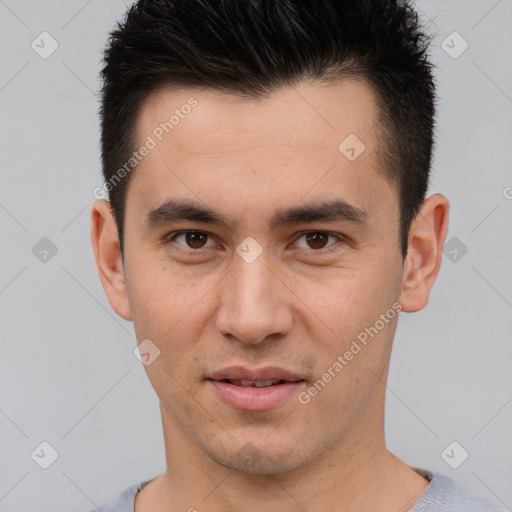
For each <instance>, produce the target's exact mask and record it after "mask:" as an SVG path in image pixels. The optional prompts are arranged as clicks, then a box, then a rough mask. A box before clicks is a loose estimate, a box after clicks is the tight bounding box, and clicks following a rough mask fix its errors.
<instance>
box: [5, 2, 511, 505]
mask: <svg viewBox="0 0 512 512" xmlns="http://www.w3.org/2000/svg"><path fill="white" fill-rule="evenodd" d="M125 6H126V2H122V1H117V0H108V1H100V0H89V1H84V0H66V1H64V0H46V1H35V0H32V1H29V0H5V1H3V0H0V43H1V47H2V62H1V64H2V65H1V67H0V109H1V122H0V144H1V146H0V155H1V187H0V226H1V233H2V246H1V247H2V250H1V256H0V315H1V330H2V351H1V357H0V432H1V435H0V443H1V451H0V511H9V512H17V511H20V512H21V511H23V512H30V511H39V512H50V511H51V512H64V511H66V512H72V511H75V512H80V511H84V510H87V509H89V508H91V507H92V506H93V505H94V504H96V505H98V504H101V503H103V502H105V501H107V500H110V499H112V498H114V497H115V496H117V495H118V494H119V493H120V492H121V491H122V490H123V489H125V488H126V487H128V486H129V485H131V484H134V483H136V482H138V481H140V480H142V479H146V478H151V477H153V476H156V475H157V474H159V473H161V472H162V471H164V469H165V458H164V447H163V438H162V433H161V426H160V415H159V408H158V401H157V398H156V395H155V394H154V392H153V389H152V388H151V386H150V384H149V381H148V380H147V377H146V374H145V372H144V369H143V366H142V364H141V363H139V361H138V360H137V359H136V358H135V357H134V355H133V349H134V348H135V346H136V341H135V337H134V334H133V329H132V325H131V324H130V323H128V322H125V321H124V320H122V319H120V318H118V317H117V316H116V315H115V313H114V312H113V311H112V310H111V308H110V306H109V304H108V302H107V300H106V297H105V294H104V291H103V289H102V287H101V284H100V281H99V278H98V276H97V273H96V267H95V263H94V259H93V253H92V249H91V245H90V239H89V227H90V207H91V204H92V203H93V201H94V197H93V193H92V191H93V189H94V188H95V187H97V186H98V185H101V184H102V182H101V177H100V160H99V143H98V141H99V131H98V119H97V115H96V112H97V107H98V103H97V97H96V95H95V93H96V92H97V90H98V80H97V74H98V71H99V69H100V56H101V51H102V48H103V47H104V44H105V43H106V40H107V34H108V32H109V31H110V30H111V28H112V27H113V25H114V22H115V20H116V19H121V18H122V16H123V14H124V11H125ZM418 6H419V7H420V8H421V10H422V13H423V16H424V19H425V21H426V23H427V24H428V25H429V27H430V30H431V31H434V32H435V33H436V34H437V35H436V37H435V40H434V46H433V48H432V50H433V60H434V61H435V62H436V63H437V65H438V70H437V79H438V83H439V89H438V92H439V96H440V103H439V109H440V111H439V117H438V127H437V139H438V143H437V149H436V157H435V162H434V173H433V185H432V187H431V190H430V192H431V193H434V192H442V193H444V194H445V195H446V196H447V197H448V198H449V200H450V202H451V207H452V210H451V222H450V229H449V233H448V238H447V240H451V239H452V238H454V237H455V239H454V240H451V242H450V244H451V245H449V246H448V249H447V250H446V255H445V256H444V257H443V267H442V270H441V273H440V276H439V278H438V281H437V283H436V284H435V286H434V289H433V292H432V295H431V301H430V303H429V305H428V306H427V307H426V308H425V309H424V310H423V311H421V312H419V313H416V314H414V315H412V314H402V315H401V317H400V322H399V328H398V332H397V336H396V341H395V349H394V353H393V357H392V363H391V371H390V377H389V383H388V384H389V392H388V397H387V413H386V429H387V440H388V446H389V448H390V449H391V450H393V451H394V452H395V453H396V454H397V455H398V456H399V457H401V458H403V459H404V460H405V461H406V462H408V463H409V464H411V465H416V466H417V467H423V468H427V469H430V470H432V471H434V472H440V473H443V474H447V475H449V476H451V477H452V478H453V479H455V480H456V481H457V482H458V483H459V484H461V485H462V486H463V487H464V488H465V489H466V490H467V491H468V492H470V493H474V494H477V495H480V496H482V497H486V498H488V499H490V500H491V501H494V502H495V503H496V504H498V505H499V506H501V507H502V508H505V507H507V508H508V509H509V510H511V509H512V508H511V507H512V485H511V482H512V462H511V461H512V436H511V432H512V428H511V426H512V386H511V384H512V380H511V379H512V378H511V372H510V362H511V361H512V343H511V338H512V272H510V262H511V261H512V242H511V220H512V199H510V198H511V197H512V188H507V187H512V173H511V169H512V165H511V164H512V156H511V152H510V149H511V143H512V72H511V66H510V63H511V62H512V61H511V58H510V53H511V50H512V31H511V30H510V27H511V22H512V0H500V1H496V0H489V1H482V0H478V1H468V0H464V1H463V0H457V1H446V0H438V1H430V0H429V1H422V2H419V3H418ZM43 31H47V32H49V33H50V34H51V36H52V37H53V38H54V39H55V40H56V41H57V42H58V44H59V47H58V49H57V50H56V51H55V52H54V53H53V54H52V55H51V56H49V57H48V58H46V59H43V58H41V57H40V56H39V54H38V53H36V52H35V51H34V50H33V49H32V48H31V43H32V41H33V40H36V42H37V41H38V40H39V41H40V38H38V36H39V34H40V33H41V32H43ZM454 31H456V32H458V33H460V35H461V36H462V37H463V38H464V39H465V40H466V41H467V42H468V43H469V48H468V49H467V50H466V51H465V52H464V53H463V54H462V55H460V56H459V57H458V58H453V54H454V52H458V51H460V49H462V46H461V45H462V41H461V40H460V39H457V36H455V39H454V38H453V36H451V38H448V39H447V43H445V45H446V44H448V45H449V46H452V47H453V48H452V49H451V50H450V51H451V53H452V56H450V55H448V53H447V52H446V51H445V50H443V45H442V42H443V41H444V40H445V39H446V38H447V36H449V35H450V34H451V33H452V32H454ZM40 44H41V43H40ZM49 47H50V46H49V42H48V40H47V42H46V43H45V48H46V49H48V48H49ZM507 197H508V198H507ZM43 237H47V238H49V239H50V240H51V241H52V243H53V244H54V245H55V246H56V248H57V253H56V254H55V255H52V253H51V252H49V253H48V254H45V253H44V252H42V253H38V251H42V250H44V249H45V245H44V244H45V242H44V241H43V242H40V244H43V245H41V246H39V245H38V246H36V249H34V252H35V253H36V254H34V252H33V250H32V248H33V247H34V245H36V243H38V241H39V240H40V239H41V238H43ZM46 243H47V242H46ZM463 247H467V250H468V252H467V253H466V254H463V250H462V249H463ZM454 250H455V251H457V252H456V253H454V252H453V251H454ZM36 256H37V257H36ZM455 256H456V260H455V261H452V260H453V259H454V257H455ZM44 257H46V260H47V261H41V260H40V258H43V259H44ZM43 441H46V442H48V443H50V445H51V446H52V447H53V448H54V449H55V450H56V451H57V452H58V458H57V460H56V461H55V462H54V463H53V464H52V465H51V466H50V467H49V468H48V469H42V468H41V467H40V466H39V465H38V463H41V461H42V459H44V457H48V456H49V451H48V450H47V449H46V451H45V449H44V448H43V452H41V448H38V447H39V446H40V443H41V442H43ZM453 441H456V442H457V443H459V444H460V445H461V446H462V447H463V448H464V449H465V450H467V452H469V458H468V459H467V460H466V461H465V462H464V463H463V464H462V465H461V466H460V467H459V468H458V469H452V468H451V467H449V466H448V464H447V463H446V462H445V460H443V458H442V456H441V453H442V452H443V451H444V450H445V448H446V447H447V446H448V445H449V444H450V443H452V442H453ZM36 448H38V450H36V454H37V453H39V454H40V457H39V458H38V457H37V455H34V458H32V456H31V454H32V453H33V451H34V450H35V449H36ZM41 453H45V455H44V457H43V456H42V455H41ZM448 453H449V454H450V455H452V457H451V462H452V464H453V461H457V459H459V460H460V457H461V453H462V452H461V449H460V448H459V447H456V449H455V450H454V452H450V450H448ZM47 460H49V459H48V458H47ZM36 461H37V462H38V463H36Z"/></svg>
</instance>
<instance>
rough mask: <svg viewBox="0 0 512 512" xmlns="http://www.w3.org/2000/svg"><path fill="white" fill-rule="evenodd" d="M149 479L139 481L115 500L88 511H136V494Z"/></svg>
mask: <svg viewBox="0 0 512 512" xmlns="http://www.w3.org/2000/svg"><path fill="white" fill-rule="evenodd" d="M147 483H149V480H148V481H145V482H139V483H137V484H134V485H131V486H130V487H128V489H125V490H124V491H123V492H122V493H121V494H120V495H119V496H118V497H117V498H116V499H115V500H114V501H109V502H108V503H104V504H103V505H101V506H100V507H97V508H93V509H91V510H89V511H88V512H134V503H135V496H136V495H137V493H138V492H139V491H140V490H141V489H142V487H144V486H145V485H146V484H147Z"/></svg>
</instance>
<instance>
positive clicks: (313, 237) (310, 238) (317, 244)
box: [306, 233, 329, 249]
mask: <svg viewBox="0 0 512 512" xmlns="http://www.w3.org/2000/svg"><path fill="white" fill-rule="evenodd" d="M306 240H307V243H308V244H309V245H310V247H312V248H313V249H322V248H323V247H325V245H326V244H327V241H328V240H329V235H328V234H326V233H308V234H307V235H306Z"/></svg>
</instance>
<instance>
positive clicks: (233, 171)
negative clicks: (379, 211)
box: [128, 80, 395, 210]
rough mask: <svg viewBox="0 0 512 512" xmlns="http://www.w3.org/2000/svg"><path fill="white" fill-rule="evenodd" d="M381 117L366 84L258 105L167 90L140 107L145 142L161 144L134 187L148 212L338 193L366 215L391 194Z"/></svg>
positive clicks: (292, 90) (296, 91)
mask: <svg viewBox="0 0 512 512" xmlns="http://www.w3.org/2000/svg"><path fill="white" fill-rule="evenodd" d="M376 119H377V107H376V101H375V96H374V93H373V91H372V89H371V88H370V86H368V85H367V84H366V83H365V82H363V81H361V80H345V81H343V82H339V83H336V84H332V85H319V84H310V83H300V84H296V85H294V86H289V87H284V88H282V89H279V90H277V91H275V92H273V93H272V94H269V95H267V96H263V97H259V98H250V99H248V98H241V97H240V96H237V95H234V94H229V93H226V92H221V91H217V90H197V89H179V90H167V91H160V92H158V93H154V94H152V95H151V96H150V97H148V98H147V99H146V101H145V102H144V103H143V105H142V108H141V110H140V114H139V118H138V122H137V134H138V144H139V145H142V144H144V143H145V141H147V140H148V138H151V140H152V141H153V143H154V147H153V148H152V149H151V150H150V151H149V152H148V154H147V156H145V157H144V159H142V160H141V162H140V163H139V164H138V165H137V170H136V172H135V175H134V176H133V178H132V184H131V185H130V188H132V187H135V188H137V191H138V193H137V201H138V202H139V205H140V207H141V209H146V210H147V209H150V208H153V207H154V206H155V205H156V204H159V203H162V202H164V201H165V200H166V199H167V198H168V196H169V194H170V193H171V192H172V193H173V195H174V196H177V195H178V196H181V197H184V196H187V197H189V198H193V197H194V196H196V197H195V199H201V200H203V199H204V200H205V202H207V203H208V199H210V200H215V197H216V196H215V194H213V193H212V189H215V191H216V192H217V194H218V195H217V203H218V197H219V194H220V195H222V198H223V204H226V207H229V198H230V197H231V198H232V197H233V196H234V195H236V194H238V207H240V205H243V206H249V205H250V204H252V203H251V201H253V202H254V204H256V202H258V201H259V204H260V205H261V206H262V207H263V206H264V205H265V204H266V203H268V204H270V203H271V202H274V203H275V202H279V203H282V202H283V201H284V200H285V199H289V202H290V203H293V202H296V201H299V200H300V198H301V197H304V196H305V195H307V194H309V195H310V197H314V196H315V195H316V196H317V198H318V197H322V198H323V196H325V194H327V193H328V192H333V191H336V195H337V196H340V195H341V196H342V197H346V199H347V200H351V202H352V203H353V204H356V205H359V206H360V207H362V208H364V209H368V207H369V206H370V207H371V206H372V203H373V205H374V206H375V207H377V206H378V205H379V204H382V202H383V200H384V199H387V200H389V197H387V198H386V197H385V196H386V194H387V195H388V196H389V194H390V192H391V189H390V185H389V184H388V183H387V180H385V179H384V178H383V177H382V176H381V173H380V172H379V165H380V159H379V158H378V124H377V122H376ZM262 190H265V198H266V199H265V200H262ZM283 190H286V197H284V196H283ZM128 196H130V194H128ZM392 199H395V198H394V197H393V198H392ZM363 203H366V204H363ZM209 204H211V202H210V203H209ZM219 206H220V205H219Z"/></svg>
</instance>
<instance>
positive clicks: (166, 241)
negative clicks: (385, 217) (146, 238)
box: [163, 229, 347, 254]
mask: <svg viewBox="0 0 512 512" xmlns="http://www.w3.org/2000/svg"><path fill="white" fill-rule="evenodd" d="M186 233H200V234H204V235H207V236H208V237H210V239H211V238H212V236H211V235H210V234H209V233H206V232H205V231H199V230H194V229H188V230H185V231H177V232H174V233H170V234H169V235H167V236H166V237H165V238H164V239H163V243H164V244H169V243H171V242H175V239H176V238H177V237H178V236H180V235H184V234H186ZM313 233H316V234H319V233H320V234H323V235H328V236H332V237H334V238H335V239H336V242H335V243H333V244H331V245H328V246H327V247H323V248H321V249H312V248H309V251H312V252H315V253H322V254H328V253H330V252H332V251H334V250H336V248H337V247H336V246H337V245H338V242H342V243H346V242H347V238H346V237H345V236H343V235H341V234H339V233H332V232H330V231H319V230H316V231H314V230H313V231H301V232H300V233H299V237H298V238H297V239H296V240H295V241H296V242H297V241H298V240H300V239H301V238H302V237H303V236H305V235H308V234H313ZM177 245H178V246H179V247H180V249H182V250H183V251H185V252H188V253H189V254H190V253H199V252H200V251H201V250H202V249H205V248H203V247H201V248H199V249H192V248H191V247H189V248H188V249H187V248H185V247H183V246H182V245H180V244H177ZM209 248H211V247H206V249H209ZM299 249H302V250H308V249H305V248H299Z"/></svg>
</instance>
